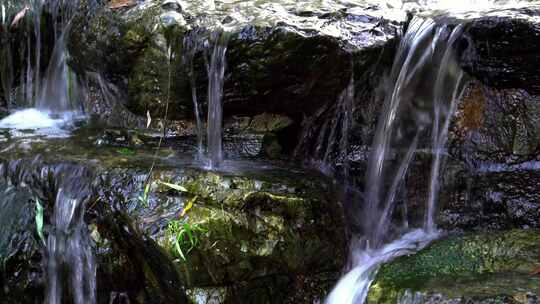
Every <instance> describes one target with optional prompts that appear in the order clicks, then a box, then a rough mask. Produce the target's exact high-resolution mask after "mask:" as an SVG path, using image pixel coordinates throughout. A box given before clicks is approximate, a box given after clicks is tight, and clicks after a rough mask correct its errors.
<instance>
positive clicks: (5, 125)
mask: <svg viewBox="0 0 540 304" xmlns="http://www.w3.org/2000/svg"><path fill="white" fill-rule="evenodd" d="M78 117H79V116H78V115H77V114H76V113H73V112H64V113H61V114H58V115H53V114H51V113H49V112H47V111H40V110H38V109H24V110H20V111H17V112H14V113H13V114H11V115H9V116H7V117H6V118H4V119H2V120H0V129H9V130H10V131H12V135H16V134H19V133H20V132H18V131H21V130H32V131H34V133H33V134H34V135H42V136H47V137H64V136H67V135H69V129H70V128H71V127H72V126H73V122H74V121H75V120H76V119H77V118H78ZM25 134H26V135H28V134H27V133H25Z"/></svg>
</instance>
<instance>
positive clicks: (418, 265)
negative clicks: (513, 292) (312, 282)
mask: <svg viewBox="0 0 540 304" xmlns="http://www.w3.org/2000/svg"><path fill="white" fill-rule="evenodd" d="M538 266H540V232H539V231H524V230H513V231H507V232H502V233H490V234H470V235H465V236H450V237H447V238H445V239H442V240H439V241H436V242H434V243H433V244H431V245H430V246H428V247H427V248H425V249H424V250H422V251H420V252H419V253H417V254H414V255H411V256H402V257H399V258H397V259H396V260H394V261H393V262H391V263H388V264H385V265H383V266H382V267H381V269H380V270H379V273H378V274H377V277H376V279H375V281H374V283H373V284H372V287H371V289H370V294H369V303H395V302H396V300H397V299H398V298H399V297H400V296H401V295H402V294H403V292H404V291H405V290H407V289H409V290H413V291H426V290H430V288H435V289H437V290H441V288H439V287H438V286H451V285H455V284H457V283H459V282H474V281H476V280H482V279H483V278H484V276H486V275H492V274H500V273H507V272H508V273H517V274H529V273H530V272H531V270H532V269H535V267H538Z"/></svg>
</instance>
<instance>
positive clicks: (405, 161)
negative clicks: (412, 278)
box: [326, 18, 466, 304]
mask: <svg viewBox="0 0 540 304" xmlns="http://www.w3.org/2000/svg"><path fill="white" fill-rule="evenodd" d="M461 32H462V26H461V25H449V24H444V23H443V24H439V23H438V22H436V21H434V20H433V19H422V18H414V19H413V20H412V21H411V23H410V25H409V27H408V29H407V32H406V33H405V35H404V37H403V39H402V40H401V43H400V46H399V49H398V53H397V56H396V58H395V60H394V63H393V66H392V70H391V74H390V81H389V85H388V86H387V87H386V97H385V101H384V105H383V109H382V112H381V116H380V117H379V120H378V125H377V129H376V132H375V137H374V140H373V145H372V148H371V155H370V157H369V160H368V171H367V174H366V185H367V186H366V193H365V199H364V200H365V201H364V209H363V211H362V212H363V213H362V214H361V219H362V225H363V229H364V234H365V235H364V236H363V237H362V238H360V239H358V240H357V241H356V242H354V243H353V245H352V254H351V257H350V260H351V264H352V267H351V269H350V271H349V272H348V273H347V274H346V275H345V276H344V277H343V278H342V279H341V280H340V281H339V282H338V284H337V286H336V287H335V289H334V290H333V291H332V292H331V293H330V295H329V296H328V299H327V301H326V303H328V304H338V303H339V304H347V303H364V302H365V300H366V298H367V295H368V291H369V286H370V284H371V281H372V280H373V279H374V276H375V274H376V270H377V269H378V266H379V265H380V264H381V263H384V262H387V261H389V260H391V259H393V258H395V257H396V256H400V255H403V254H407V253H411V252H414V251H415V250H418V249H420V248H422V247H424V246H425V245H426V244H428V243H429V241H431V240H433V239H435V238H436V237H437V235H438V231H437V229H436V225H435V219H434V218H435V213H436V212H435V211H436V201H437V191H438V188H439V170H440V167H441V163H442V161H443V158H444V155H445V151H444V147H445V144H446V139H447V134H448V128H449V125H450V120H451V116H452V114H453V112H454V110H455V107H456V102H457V99H459V97H460V95H461V92H462V91H463V88H464V86H465V83H466V82H465V80H464V73H463V71H462V70H461V68H460V67H459V65H458V64H457V62H456V59H455V53H454V49H455V47H456V41H457V38H459V36H460V34H461ZM425 138H430V139H431V140H424V139H425ZM421 148H422V149H423V150H427V151H430V152H432V153H431V154H432V164H431V176H430V183H429V185H428V188H429V192H428V197H426V202H427V203H426V205H427V206H426V210H427V211H426V213H425V220H424V223H423V228H424V229H414V230H411V231H408V232H407V229H408V228H407V223H406V222H404V223H402V224H398V225H394V224H395V223H394V221H393V220H392V218H393V217H392V215H393V213H394V210H395V209H396V205H397V204H398V203H401V204H404V205H405V204H406V202H399V201H398V199H397V197H398V195H399V194H400V193H401V192H400V191H402V190H403V181H404V178H405V176H406V174H407V171H408V168H409V166H410V163H411V162H412V160H413V159H414V156H415V154H416V153H417V151H418V150H419V149H421ZM403 209H405V208H403ZM406 217H407V216H406V215H405V216H403V218H405V219H406ZM404 231H405V232H404ZM385 243H386V245H384V244H385Z"/></svg>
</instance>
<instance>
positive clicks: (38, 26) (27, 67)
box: [0, 0, 82, 129]
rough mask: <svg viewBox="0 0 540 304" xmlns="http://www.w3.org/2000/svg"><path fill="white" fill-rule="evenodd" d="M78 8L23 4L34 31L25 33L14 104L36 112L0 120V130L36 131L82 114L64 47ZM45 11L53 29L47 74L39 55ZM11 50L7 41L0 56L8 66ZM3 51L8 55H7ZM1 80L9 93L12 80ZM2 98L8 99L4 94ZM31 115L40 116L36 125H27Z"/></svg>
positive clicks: (38, 1)
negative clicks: (30, 16)
mask: <svg viewBox="0 0 540 304" xmlns="http://www.w3.org/2000/svg"><path fill="white" fill-rule="evenodd" d="M8 4H9V3H8ZM78 5H79V2H78V1H77V0H74V1H66V0H50V1H43V0H32V1H28V3H27V4H26V6H25V9H26V10H28V11H29V13H28V14H29V15H30V14H31V15H32V18H31V19H32V22H29V23H28V25H29V26H33V30H29V31H28V32H27V35H28V36H27V39H26V43H25V44H26V46H25V48H26V54H25V55H26V56H23V57H26V62H25V63H24V64H23V65H24V68H23V70H24V71H22V72H23V73H21V74H22V75H21V83H20V86H21V91H22V94H21V96H22V98H23V100H19V101H17V102H16V105H17V106H19V107H28V106H33V107H35V109H27V110H22V111H19V112H16V113H14V114H12V115H14V116H13V117H8V118H6V119H5V120H2V121H0V127H2V128H28V127H29V126H30V129H39V128H43V127H44V126H45V127H48V126H49V125H58V124H65V123H66V122H67V121H70V120H71V119H72V118H73V116H74V115H77V114H78V113H80V112H81V110H82V103H81V102H80V101H78V100H77V85H76V84H77V81H76V77H75V75H74V73H73V72H72V71H71V69H70V68H69V66H68V65H67V59H68V58H69V54H68V52H67V46H66V38H67V35H68V34H69V29H70V24H71V20H72V19H73V17H74V15H75V11H76V10H77V8H78ZM2 7H4V6H2ZM45 11H47V12H48V13H49V14H50V15H51V20H53V22H52V24H53V28H52V29H50V30H51V31H52V32H53V37H54V46H53V48H52V54H51V57H50V58H49V60H48V66H47V69H46V72H45V74H43V75H42V73H41V70H42V54H43V48H44V46H45V45H44V42H43V41H42V40H43V35H42V29H43V28H44V23H43V22H44V21H43V20H44V19H45V17H44V16H43V14H44V12H45ZM5 16H6V15H5V14H3V15H2V17H3V20H4V19H6V17H5ZM25 18H26V17H25ZM32 35H33V36H32ZM10 48H11V45H10V43H9V41H8V42H7V47H6V48H4V49H5V50H6V51H4V53H3V54H2V55H3V56H2V62H7V63H9V62H10V61H11V60H12V56H11V54H10V53H9V49H10ZM32 50H34V53H33V55H34V56H32ZM6 52H8V53H7V54H6ZM2 66H4V65H2ZM5 66H6V69H2V73H8V72H9V69H7V67H9V66H12V63H11V65H9V64H8V65H5ZM11 70H12V69H11ZM8 74H9V73H8ZM11 74H13V71H11ZM2 79H4V80H5V81H4V80H3V81H2V86H3V89H4V91H6V90H11V89H10V85H11V84H12V83H13V79H12V77H4V76H2ZM5 95H6V96H10V95H9V94H7V93H6V94H5ZM9 103H10V101H9V100H8V104H9ZM11 103H13V102H11ZM30 116H32V117H34V118H35V117H40V119H39V120H37V121H35V125H29V119H28V118H29V117H30Z"/></svg>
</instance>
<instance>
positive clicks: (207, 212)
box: [0, 124, 346, 303]
mask: <svg viewBox="0 0 540 304" xmlns="http://www.w3.org/2000/svg"><path fill="white" fill-rule="evenodd" d="M263 125H265V126H266V124H263ZM135 134H137V133H136V132H135V131H134V130H129V131H127V130H119V129H112V128H108V129H105V130H103V131H98V132H97V133H96V130H94V129H90V130H84V128H83V129H81V130H79V131H78V132H76V133H75V134H74V136H73V137H72V138H69V139H68V138H58V139H49V140H46V141H43V140H41V139H40V137H33V136H34V135H32V134H26V135H25V136H24V137H21V138H11V137H10V138H9V139H8V142H3V143H1V146H2V147H1V149H2V150H3V151H6V154H4V155H5V156H4V158H5V159H4V160H2V162H1V163H2V164H4V165H3V167H2V166H0V167H1V168H2V169H0V173H1V174H0V183H3V182H4V181H8V182H9V185H16V186H15V187H17V188H16V190H17V191H18V192H16V194H17V195H19V196H16V198H17V202H20V201H25V203H24V204H18V205H14V204H13V202H12V201H10V200H9V197H10V195H11V194H10V193H11V192H10V191H12V190H11V189H12V188H10V186H6V187H5V185H4V184H0V186H1V187H2V188H1V189H6V190H5V191H6V192H5V194H6V196H4V197H0V203H2V204H4V203H5V202H6V201H5V199H6V198H8V201H7V205H5V204H4V205H5V208H4V209H3V210H4V211H3V213H2V215H6V216H8V215H9V214H12V213H17V212H22V211H21V210H26V211H25V212H23V213H24V214H25V215H24V216H23V217H11V216H10V219H12V220H16V221H17V223H15V224H11V222H9V221H7V220H5V219H3V218H2V221H1V222H0V224H4V223H6V224H8V223H10V224H9V225H10V228H9V229H11V230H10V231H11V232H12V233H10V234H5V235H3V236H2V237H4V236H6V237H10V239H6V240H5V242H4V241H3V240H4V239H3V238H2V239H0V256H2V257H9V258H8V259H7V262H6V265H7V268H6V269H5V271H4V272H2V276H1V277H2V284H3V286H4V289H3V290H5V292H4V294H2V295H3V296H5V297H3V298H7V299H12V298H13V299H19V298H20V301H19V302H17V301H15V303H27V302H28V303H34V302H36V301H37V302H40V301H42V298H43V286H44V285H43V284H44V282H43V277H44V273H43V268H42V265H41V263H42V258H41V257H42V252H43V247H42V246H40V245H39V244H40V243H39V242H40V240H39V236H38V235H37V234H36V233H35V231H36V230H35V229H36V228H35V222H34V213H33V210H34V208H35V198H36V197H39V198H40V201H41V202H42V204H43V206H44V207H45V213H44V215H45V227H46V229H45V232H44V233H45V237H47V235H48V231H49V229H52V227H50V224H49V219H50V218H51V216H52V212H53V206H54V204H55V197H56V193H57V191H58V186H57V185H59V184H58V183H59V180H60V179H61V178H63V180H65V179H68V178H67V177H69V176H72V175H73V174H75V173H76V172H79V170H82V169H83V168H87V170H90V171H91V172H93V173H95V174H96V177H95V178H91V177H88V176H76V177H72V178H70V179H69V180H71V181H72V182H74V183H75V184H78V185H81V186H82V185H86V186H87V187H88V188H89V189H91V192H90V194H88V196H87V201H88V203H87V212H86V216H85V221H86V223H87V224H88V228H87V229H88V234H89V235H90V238H91V240H92V248H93V250H94V253H95V255H96V259H97V265H98V269H97V274H98V278H97V282H98V299H99V301H100V302H99V303H109V301H110V300H111V299H113V301H124V300H125V299H129V300H130V302H143V303H146V301H150V299H151V300H152V301H153V302H152V303H171V302H173V303H179V302H180V303H181V302H182V301H184V300H185V297H184V295H183V294H182V290H183V288H184V287H186V288H189V289H190V290H199V291H201V290H203V289H204V290H209V289H212V290H222V291H224V292H222V293H220V296H221V297H226V299H227V300H226V301H225V303H229V302H230V303H236V301H237V300H238V299H243V300H245V302H250V301H252V300H254V299H259V302H260V303H274V302H275V300H276V299H281V300H283V301H286V300H287V301H293V302H296V303H312V302H313V300H315V299H321V298H322V297H323V296H324V294H325V293H326V292H327V291H328V289H329V288H331V286H332V285H333V284H334V283H335V281H336V279H337V278H338V273H339V271H340V269H341V268H342V266H343V263H344V261H345V256H346V239H345V232H344V229H345V227H344V222H343V214H342V209H341V204H340V202H339V201H338V200H337V199H335V198H334V197H333V196H332V195H331V193H333V186H332V185H331V183H330V182H329V181H328V180H327V179H326V178H324V177H322V176H320V175H319V174H318V173H313V172H309V171H304V170H303V169H293V168H291V167H290V166H286V167H283V168H285V169H283V168H282V167H281V165H280V163H279V162H275V163H273V165H272V166H270V167H269V166H268V164H259V163H257V162H253V163H251V162H248V163H246V164H243V162H238V163H237V167H236V166H235V168H233V169H231V168H228V169H227V168H224V170H225V172H221V173H219V172H214V173H212V172H206V171H204V170H202V169H198V168H196V166H195V165H194V163H193V160H192V159H191V158H189V159H188V160H185V163H183V164H181V162H182V161H184V160H182V159H181V158H174V160H173V162H172V163H170V161H171V155H170V154H168V153H171V150H170V149H169V148H167V146H169V145H171V143H169V142H168V140H167V139H166V140H165V141H164V143H163V145H164V147H162V150H161V151H159V152H158V154H157V155H158V158H157V159H156V158H155V149H154V148H153V146H147V144H148V142H147V141H146V140H148V139H147V138H145V137H144V134H139V136H140V137H141V138H143V143H142V144H141V145H140V146H136V145H134V144H133V143H132V141H133V138H134V137H135V136H134V135H135ZM26 136H28V137H26ZM99 139H101V140H102V141H103V143H102V144H101V145H100V146H99V147H98V148H96V146H95V145H96V141H97V140H99ZM150 140H151V143H152V145H154V144H157V142H153V140H154V139H153V138H150ZM175 149H176V148H175ZM37 154H41V155H42V156H41V157H40V158H39V159H37V160H32V158H30V159H29V158H28V157H32V156H33V155H37ZM179 162H180V163H179ZM274 165H275V166H276V167H275V168H274V167H273V166H274ZM152 166H154V169H153V171H152V172H153V173H152V174H151V176H152V178H151V179H150V181H151V186H150V187H149V188H148V190H145V189H146V186H145V182H146V181H147V177H148V174H149V168H150V167H152ZM229 169H230V171H228V170H229ZM85 170H86V169H85ZM70 172H72V173H70ZM164 183H170V184H174V185H178V186H179V187H185V188H186V190H187V192H183V191H178V190H175V188H174V187H173V188H171V186H167V185H166V184H164ZM86 186H85V187H86ZM25 191H28V193H26V192H25ZM85 197H86V196H85ZM190 202H191V203H190ZM4 205H3V206H4ZM15 207H17V208H15ZM19 207H20V208H23V209H18V208H19ZM0 216H1V215H0ZM19 221H21V222H20V223H19ZM184 225H188V227H196V228H192V230H191V231H192V233H193V234H194V235H196V238H197V241H196V245H195V246H193V248H190V247H191V245H190V242H187V243H186V242H183V243H181V244H180V248H181V251H178V248H177V246H176V244H175V237H176V239H178V235H179V233H181V231H183V230H182V229H184V228H182V227H184ZM197 227H198V228H197ZM199 228H200V229H199ZM184 231H185V230H184ZM182 237H185V233H184V234H183V236H182ZM17 240H22V241H21V242H22V243H21V242H19V241H17ZM184 241H185V240H184ZM6 246H7V247H6ZM4 249H6V250H7V251H6V250H4ZM180 252H181V253H180ZM290 286H296V288H290ZM0 290H2V289H0ZM21 294H27V296H25V298H21ZM197 294H199V296H200V297H202V295H200V294H201V292H197ZM191 295H193V294H190V297H191ZM208 297H214V296H212V295H208ZM27 298H28V301H27V302H25V301H26V299H27ZM115 299H116V300H115ZM122 299H124V300H122ZM264 299H266V300H264ZM21 301H22V302H21Z"/></svg>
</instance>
